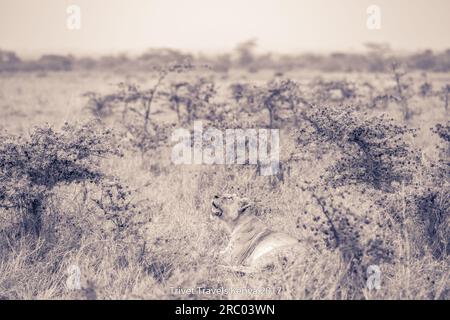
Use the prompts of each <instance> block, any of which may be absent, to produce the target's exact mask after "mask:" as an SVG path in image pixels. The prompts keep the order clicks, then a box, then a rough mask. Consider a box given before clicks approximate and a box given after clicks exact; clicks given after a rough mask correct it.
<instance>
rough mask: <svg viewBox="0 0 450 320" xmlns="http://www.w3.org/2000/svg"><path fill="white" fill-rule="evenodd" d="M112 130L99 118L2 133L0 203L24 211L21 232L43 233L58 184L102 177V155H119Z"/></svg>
mask: <svg viewBox="0 0 450 320" xmlns="http://www.w3.org/2000/svg"><path fill="white" fill-rule="evenodd" d="M113 141H114V133H113V132H112V131H111V130H108V129H100V128H99V127H97V125H96V123H95V122H89V123H86V124H83V125H71V124H68V123H65V124H64V126H63V127H62V128H61V130H60V131H56V130H54V129H53V128H52V127H50V126H48V125H47V126H42V127H36V128H35V129H34V130H33V131H32V133H31V134H30V136H29V137H23V136H16V135H11V134H7V133H3V134H2V137H1V142H0V206H1V207H2V208H4V209H6V210H11V211H13V212H15V213H16V214H17V215H18V216H19V217H20V229H21V232H22V233H26V234H30V233H31V234H34V235H39V234H40V232H41V230H42V228H43V225H42V217H43V214H44V212H45V210H46V207H47V205H48V204H49V201H50V199H51V197H52V195H53V194H54V191H55V189H56V187H58V186H61V185H69V184H74V183H75V184H77V183H82V182H90V183H94V184H96V183H99V182H100V181H101V180H102V179H103V178H104V177H105V174H104V173H103V172H102V171H101V169H100V160H101V159H102V158H105V157H109V156H113V155H120V154H121V153H120V150H119V148H118V146H117V145H115V144H114V142H113Z"/></svg>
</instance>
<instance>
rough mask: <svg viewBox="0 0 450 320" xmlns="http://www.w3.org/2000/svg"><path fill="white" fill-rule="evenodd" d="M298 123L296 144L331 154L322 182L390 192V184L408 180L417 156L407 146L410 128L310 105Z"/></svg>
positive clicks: (348, 110) (353, 112)
mask: <svg viewBox="0 0 450 320" xmlns="http://www.w3.org/2000/svg"><path fill="white" fill-rule="evenodd" d="M302 119H303V120H304V121H303V123H302V127H301V128H300V129H299V130H298V140H297V142H298V144H299V146H301V147H306V146H315V147H318V146H320V152H322V153H324V152H325V153H326V152H330V151H334V152H336V153H337V160H336V162H335V163H333V164H332V165H330V166H329V167H328V168H327V173H328V175H327V180H328V181H329V182H331V183H332V185H333V186H335V187H336V186H341V185H349V184H362V185H366V186H369V187H372V188H374V189H377V190H382V191H393V187H394V183H403V182H408V181H410V180H411V178H412V175H413V173H414V172H415V170H416V169H417V154H416V153H417V152H416V150H415V149H414V148H413V147H412V145H411V144H410V143H409V142H408V137H412V136H413V135H414V130H412V129H408V128H406V127H405V126H401V125H399V124H396V123H395V122H394V121H393V120H392V119H386V118H385V117H384V116H374V117H369V116H368V115H367V114H365V113H359V112H357V111H356V110H354V108H351V107H345V108H340V107H314V108H310V109H307V110H305V111H304V112H303V113H302Z"/></svg>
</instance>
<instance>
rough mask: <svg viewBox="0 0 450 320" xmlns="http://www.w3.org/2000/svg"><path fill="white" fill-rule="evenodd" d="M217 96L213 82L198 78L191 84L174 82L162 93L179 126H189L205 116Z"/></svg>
mask: <svg viewBox="0 0 450 320" xmlns="http://www.w3.org/2000/svg"><path fill="white" fill-rule="evenodd" d="M216 94H217V90H216V86H215V84H214V82H213V81H211V80H207V79H205V78H199V79H197V80H196V81H193V82H174V83H171V84H170V86H169V88H168V89H167V90H166V91H164V92H163V95H164V96H166V97H167V101H168V104H169V107H170V108H171V109H172V110H173V111H175V112H176V113H177V119H178V122H179V123H180V124H189V123H191V122H192V121H194V120H196V119H200V118H205V116H206V115H207V114H208V113H209V112H210V110H212V109H214V108H213V105H214V104H213V102H212V99H213V98H214V97H215V95H216Z"/></svg>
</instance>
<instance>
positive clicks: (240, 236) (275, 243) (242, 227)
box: [211, 194, 299, 268]
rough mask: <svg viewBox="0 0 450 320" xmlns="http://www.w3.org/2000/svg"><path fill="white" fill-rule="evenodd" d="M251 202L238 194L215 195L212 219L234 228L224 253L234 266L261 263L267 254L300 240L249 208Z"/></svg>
mask: <svg viewBox="0 0 450 320" xmlns="http://www.w3.org/2000/svg"><path fill="white" fill-rule="evenodd" d="M250 206H251V203H250V201H249V200H248V199H247V198H240V197H238V196H236V195H234V194H225V195H223V196H214V199H213V201H212V214H211V218H212V219H214V218H215V219H219V220H220V221H222V222H223V223H224V224H225V226H226V227H227V229H228V231H229V232H230V242H229V244H228V246H227V248H226V249H225V250H224V251H223V253H224V254H225V255H226V256H227V258H228V259H227V260H228V261H227V262H228V263H229V264H230V265H231V266H247V267H252V268H254V267H261V263H262V262H263V261H267V259H264V258H267V256H269V254H270V253H273V252H274V251H278V250H279V249H281V248H283V247H287V246H292V245H296V244H298V243H299V240H298V239H296V238H294V237H291V236H290V235H288V234H285V233H282V232H275V231H272V230H270V229H269V228H267V227H266V225H265V224H264V223H263V222H262V221H261V220H259V219H258V218H257V217H255V216H254V215H252V214H251V213H249V212H248V208H250Z"/></svg>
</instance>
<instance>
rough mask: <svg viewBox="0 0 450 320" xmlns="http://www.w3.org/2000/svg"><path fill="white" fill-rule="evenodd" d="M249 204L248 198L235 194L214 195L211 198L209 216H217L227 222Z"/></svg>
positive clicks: (242, 211)
mask: <svg viewBox="0 0 450 320" xmlns="http://www.w3.org/2000/svg"><path fill="white" fill-rule="evenodd" d="M250 206H251V204H250V201H249V199H247V198H241V197H238V196H237V195H235V194H224V195H221V196H218V195H215V196H214V198H213V200H212V210H211V211H212V213H211V218H218V219H220V220H222V221H223V222H225V223H227V224H229V223H231V222H233V221H235V220H236V219H237V218H238V217H239V215H241V214H242V213H244V212H245V210H247V209H248V208H249V207H250Z"/></svg>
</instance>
